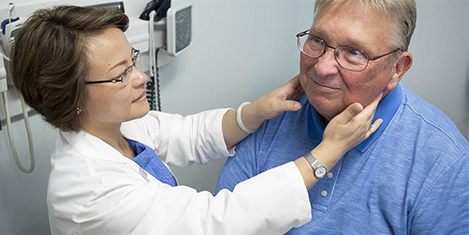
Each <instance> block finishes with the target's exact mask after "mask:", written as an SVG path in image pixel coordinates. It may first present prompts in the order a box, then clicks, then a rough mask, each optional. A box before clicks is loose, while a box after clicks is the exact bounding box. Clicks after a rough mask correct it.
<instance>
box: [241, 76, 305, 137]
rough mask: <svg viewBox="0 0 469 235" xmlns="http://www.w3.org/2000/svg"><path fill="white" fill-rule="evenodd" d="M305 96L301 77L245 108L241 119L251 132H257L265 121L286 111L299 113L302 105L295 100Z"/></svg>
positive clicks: (296, 77) (291, 80)
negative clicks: (302, 95)
mask: <svg viewBox="0 0 469 235" xmlns="http://www.w3.org/2000/svg"><path fill="white" fill-rule="evenodd" d="M301 94H303V88H302V87H301V84H300V80H299V76H298V75H297V76H295V77H294V78H292V79H290V81H288V82H287V83H286V84H284V85H282V86H281V87H279V88H277V89H275V90H273V91H271V92H269V93H267V94H266V95H264V96H262V97H261V98H259V99H257V100H256V101H254V102H252V103H251V104H248V105H246V106H245V107H244V108H243V111H242V114H241V119H242V120H243V123H244V125H245V126H246V127H247V128H248V129H250V130H256V129H257V128H259V126H260V125H262V123H263V122H264V121H265V120H268V119H272V118H274V117H277V116H278V115H280V114H282V113H283V112H286V111H298V110H299V109H301V104H300V103H299V102H297V101H295V99H297V98H298V97H300V95H301Z"/></svg>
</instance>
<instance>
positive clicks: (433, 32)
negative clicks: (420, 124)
mask: <svg viewBox="0 0 469 235" xmlns="http://www.w3.org/2000/svg"><path fill="white" fill-rule="evenodd" d="M7 2H9V1H5V0H0V4H6V3H7ZM15 2H17V1H15ZM22 2H25V0H22ZM183 2H189V1H183V0H179V1H178V0H173V5H179V4H181V3H183ZM192 4H193V21H194V25H193V27H194V32H193V41H194V45H193V47H192V48H190V49H189V50H188V51H187V52H186V53H183V54H181V55H180V56H179V57H177V58H172V60H171V64H170V65H168V66H165V67H163V68H161V69H160V78H161V89H162V92H161V97H162V109H163V111H166V112H177V113H181V114H191V113H195V112H198V111H202V110H206V109H211V108H218V107H233V108H236V107H237V106H238V105H239V104H240V103H241V102H243V101H252V100H254V99H256V98H258V97H260V96H261V95H262V94H264V93H266V92H268V91H270V90H271V89H273V88H275V87H277V86H279V85H281V84H283V83H284V82H285V81H287V80H288V79H289V78H291V77H292V76H294V75H295V74H297V73H298V70H299V56H298V55H299V52H298V50H297V48H296V44H295V43H296V40H295V39H296V38H295V34H296V33H297V32H299V31H301V30H304V29H307V28H308V27H310V24H311V21H312V14H311V12H312V8H313V2H312V1H310V0H249V1H247V0H245V1H243V0H218V1H215V0H211V1H208V0H197V1H192ZM418 8H419V11H418V21H417V30H416V32H415V34H414V38H413V41H412V43H411V47H410V51H411V52H412V53H413V54H414V57H415V61H414V65H413V67H412V68H411V70H410V71H409V73H408V74H407V75H406V76H405V77H404V80H403V81H404V83H406V84H407V85H408V86H409V87H410V88H411V89H412V90H414V91H415V92H416V93H417V94H419V95H421V96H422V97H424V98H425V99H427V100H428V101H430V102H431V103H433V104H434V105H436V106H437V107H439V108H440V109H442V110H443V111H444V112H446V113H447V114H448V115H449V116H450V117H451V118H452V120H453V121H454V122H455V123H457V124H458V127H459V128H460V130H461V131H462V132H464V133H465V135H466V137H467V136H468V132H469V127H468V115H467V114H468V112H469V110H468V96H467V94H468V92H467V89H468V86H469V85H468V81H467V80H468V73H469V71H468V69H469V68H468V54H469V53H468V52H469V40H468V38H469V32H468V28H469V19H468V17H469V16H468V15H469V2H468V1H467V0H464V1H443V0H441V1H418ZM31 121H32V126H33V133H34V135H35V137H34V144H35V153H36V156H37V160H36V164H37V165H36V169H35V170H34V172H33V173H32V174H29V175H25V174H23V173H21V172H20V171H19V170H18V169H16V167H15V165H14V161H13V159H12V156H11V151H10V149H9V143H8V138H7V133H6V131H5V128H6V127H5V125H4V124H3V126H2V127H3V130H2V131H0V234H12V235H15V234H18V235H20V234H21V235H22V234H48V233H49V229H48V222H47V211H46V205H45V192H46V185H47V178H48V174H49V170H50V165H49V156H50V154H51V152H52V150H53V145H54V138H55V130H53V129H52V128H51V127H50V126H48V125H47V124H45V123H44V122H43V121H42V120H41V118H40V117H39V116H38V115H35V116H33V117H32V120H31ZM13 128H14V132H15V133H14V135H15V137H16V138H15V141H16V144H17V146H18V147H19V146H24V149H23V148H22V149H20V150H19V152H20V155H21V160H22V162H23V163H24V164H25V165H27V164H29V162H28V159H27V157H28V156H27V154H28V152H27V148H26V147H25V146H27V139H26V134H25V131H24V126H23V122H22V120H21V119H20V120H17V121H15V122H14V125H13ZM223 163H224V160H218V161H215V162H212V163H210V164H208V165H205V166H191V167H189V168H188V169H185V171H182V170H181V169H179V168H177V169H175V168H174V171H175V172H176V174H177V176H178V179H179V181H180V183H182V184H187V185H191V186H193V187H195V188H196V189H198V190H209V191H213V190H214V188H215V184H216V180H217V176H218V173H219V171H220V169H221V167H222V165H223Z"/></svg>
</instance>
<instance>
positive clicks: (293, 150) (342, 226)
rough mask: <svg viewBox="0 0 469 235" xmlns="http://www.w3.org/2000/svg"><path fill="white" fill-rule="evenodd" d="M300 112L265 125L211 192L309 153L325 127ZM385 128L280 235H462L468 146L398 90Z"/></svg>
mask: <svg viewBox="0 0 469 235" xmlns="http://www.w3.org/2000/svg"><path fill="white" fill-rule="evenodd" d="M299 101H300V102H301V103H302V105H303V107H302V109H301V110H300V111H297V112H287V113H284V114H282V115H280V116H279V117H277V118H275V119H272V120H270V121H267V122H265V123H264V124H263V125H262V126H261V128H260V129H259V130H258V132H256V133H255V134H252V135H251V136H249V137H248V138H247V139H245V140H244V141H243V142H242V143H240V144H239V145H238V147H237V148H236V155H235V157H233V158H230V159H228V160H227V162H226V164H225V166H224V167H223V170H222V172H221V174H220V178H219V181H218V187H217V191H219V190H221V189H223V188H227V189H229V190H233V188H234V187H235V186H236V184H238V183H239V182H241V181H244V180H246V179H249V178H251V177H253V176H255V175H257V174H259V173H261V172H263V171H266V170H268V169H270V168H273V167H276V166H279V165H281V164H284V163H286V162H289V161H293V160H295V159H297V158H298V157H301V156H303V155H304V154H306V153H307V152H309V151H311V150H312V149H313V148H314V147H316V146H317V145H318V144H319V142H320V141H321V139H322V135H323V132H324V128H325V127H324V124H323V122H322V121H321V118H320V115H319V114H318V113H317V112H316V110H315V109H314V107H313V106H311V105H310V104H309V102H308V99H307V97H306V96H305V95H303V96H302V97H301V98H300V99H299ZM375 118H382V119H383V120H384V122H383V124H382V125H381V127H380V128H379V129H378V131H377V132H376V133H374V134H373V135H372V136H370V138H368V139H367V140H365V141H364V142H362V143H361V144H359V145H358V146H357V147H355V148H354V149H352V150H350V151H349V152H347V153H346V154H345V155H344V156H343V157H342V158H341V159H340V161H339V162H338V163H337V164H336V165H335V166H334V167H333V168H332V169H331V170H330V172H329V173H328V174H327V177H324V178H323V179H322V180H320V181H319V182H318V183H317V184H316V185H315V186H314V187H312V188H311V189H310V190H309V196H310V202H311V208H312V211H311V213H312V221H311V222H310V223H308V224H306V225H304V226H302V227H300V228H294V229H292V230H290V231H289V232H288V233H287V234H465V235H467V234H469V146H468V142H467V140H466V139H465V138H464V137H463V136H462V135H461V133H460V132H459V131H458V129H457V128H456V127H455V125H454V124H453V123H452V122H451V121H450V120H449V118H448V117H446V115H444V114H443V113H442V112H441V111H439V110H438V109H436V108H435V107H433V106H432V105H430V104H429V103H427V102H425V101H424V100H422V99H421V98H419V97H418V96H416V95H415V94H413V93H412V92H410V91H409V90H408V89H407V88H406V87H405V86H404V85H403V84H399V86H398V87H397V88H396V89H394V90H393V91H391V92H390V93H389V94H388V95H387V96H386V97H385V98H384V99H383V100H382V101H381V103H380V104H379V106H378V109H377V111H376V114H375Z"/></svg>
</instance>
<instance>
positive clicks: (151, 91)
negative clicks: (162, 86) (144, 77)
mask: <svg viewBox="0 0 469 235" xmlns="http://www.w3.org/2000/svg"><path fill="white" fill-rule="evenodd" d="M154 84H155V77H153V76H150V79H149V80H148V81H147V84H146V93H147V100H148V105H149V106H150V110H155V108H156V107H155V85H154Z"/></svg>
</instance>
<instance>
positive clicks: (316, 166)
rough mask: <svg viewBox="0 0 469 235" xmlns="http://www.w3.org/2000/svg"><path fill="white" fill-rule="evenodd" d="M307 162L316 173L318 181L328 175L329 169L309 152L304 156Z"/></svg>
mask: <svg viewBox="0 0 469 235" xmlns="http://www.w3.org/2000/svg"><path fill="white" fill-rule="evenodd" d="M303 157H304V158H305V159H306V161H308V163H309V164H310V165H311V167H312V168H313V171H314V176H316V178H318V179H322V178H323V177H324V176H325V175H326V173H327V167H326V166H324V165H322V164H321V163H319V161H318V159H316V158H315V157H314V156H313V153H311V152H309V153H307V154H306V155H304V156H303Z"/></svg>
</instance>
